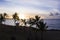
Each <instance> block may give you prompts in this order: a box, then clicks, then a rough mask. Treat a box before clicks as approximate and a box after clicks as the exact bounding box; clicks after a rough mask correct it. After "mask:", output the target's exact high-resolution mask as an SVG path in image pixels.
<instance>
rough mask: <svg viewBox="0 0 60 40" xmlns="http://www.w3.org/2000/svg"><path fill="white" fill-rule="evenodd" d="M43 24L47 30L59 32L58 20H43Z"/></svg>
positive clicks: (59, 21) (59, 23)
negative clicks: (46, 26) (44, 23)
mask: <svg viewBox="0 0 60 40" xmlns="http://www.w3.org/2000/svg"><path fill="white" fill-rule="evenodd" d="M44 22H46V23H47V25H48V28H47V29H49V30H50V29H58V30H60V19H45V20H44Z"/></svg>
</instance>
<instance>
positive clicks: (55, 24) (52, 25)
mask: <svg viewBox="0 0 60 40" xmlns="http://www.w3.org/2000/svg"><path fill="white" fill-rule="evenodd" d="M44 22H45V23H47V26H48V28H47V30H51V29H58V30H60V19H44ZM2 23H3V24H6V25H12V26H15V23H14V20H13V19H6V20H5V22H2ZM33 27H35V25H34V26H33Z"/></svg>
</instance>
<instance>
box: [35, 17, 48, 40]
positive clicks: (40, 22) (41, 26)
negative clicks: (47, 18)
mask: <svg viewBox="0 0 60 40" xmlns="http://www.w3.org/2000/svg"><path fill="white" fill-rule="evenodd" d="M35 20H36V25H37V26H38V28H39V31H41V40H43V31H45V30H46V28H47V26H46V23H44V20H43V19H40V17H38V16H35Z"/></svg>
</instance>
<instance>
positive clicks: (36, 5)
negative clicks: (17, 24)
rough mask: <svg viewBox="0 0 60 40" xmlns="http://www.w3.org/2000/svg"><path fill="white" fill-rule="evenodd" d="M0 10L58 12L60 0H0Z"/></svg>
mask: <svg viewBox="0 0 60 40" xmlns="http://www.w3.org/2000/svg"><path fill="white" fill-rule="evenodd" d="M0 12H1V13H3V12H7V13H9V14H10V13H14V12H18V13H35V14H50V12H52V13H53V14H54V13H56V12H58V13H60V0H0ZM55 16H56V15H55ZM56 17H59V16H56Z"/></svg>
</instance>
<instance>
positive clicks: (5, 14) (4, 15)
mask: <svg viewBox="0 0 60 40" xmlns="http://www.w3.org/2000/svg"><path fill="white" fill-rule="evenodd" d="M6 16H7V13H4V14H3V18H4V20H3V21H5V19H6Z"/></svg>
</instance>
